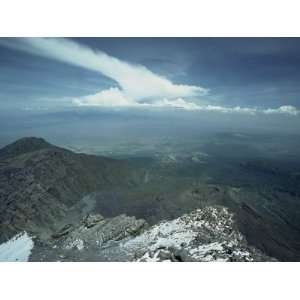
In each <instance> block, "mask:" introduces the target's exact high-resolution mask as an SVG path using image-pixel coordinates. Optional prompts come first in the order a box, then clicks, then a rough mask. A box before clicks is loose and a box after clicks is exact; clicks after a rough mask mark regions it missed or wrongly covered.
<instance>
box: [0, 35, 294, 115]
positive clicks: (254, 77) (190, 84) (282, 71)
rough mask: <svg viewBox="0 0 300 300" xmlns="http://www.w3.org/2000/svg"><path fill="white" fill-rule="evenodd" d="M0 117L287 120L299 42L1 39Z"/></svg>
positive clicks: (224, 39) (291, 102)
mask: <svg viewBox="0 0 300 300" xmlns="http://www.w3.org/2000/svg"><path fill="white" fill-rule="evenodd" d="M0 70H1V72H0V105H1V106H0V107H1V108H2V110H6V111H14V110H30V111H38V110H48V111H49V110H50V111H51V110H55V111H60V110H62V111H63V110H64V109H66V108H68V109H70V108H76V109H78V108H82V109H84V108H105V109H111V110H115V109H119V108H126V109H132V110H136V109H140V110H152V111H155V110H163V111H165V112H168V111H169V110H174V109H176V110H179V111H185V112H186V111H201V112H213V113H215V114H224V113H225V114H227V113H229V114H248V115H257V114H262V115H274V116H275V117H276V116H277V115H288V116H290V117H297V115H298V114H299V109H300V85H299V80H300V39H298V38H72V39H71V38H0Z"/></svg>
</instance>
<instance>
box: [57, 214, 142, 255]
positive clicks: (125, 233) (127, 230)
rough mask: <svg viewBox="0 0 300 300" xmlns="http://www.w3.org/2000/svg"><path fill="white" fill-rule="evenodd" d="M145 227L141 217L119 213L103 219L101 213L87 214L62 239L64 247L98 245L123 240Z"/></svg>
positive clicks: (80, 247)
mask: <svg viewBox="0 0 300 300" xmlns="http://www.w3.org/2000/svg"><path fill="white" fill-rule="evenodd" d="M146 227H147V223H146V221H145V220H143V219H139V220H137V219H136V218H135V217H129V216H126V215H120V216H117V217H115V218H108V219H104V218H103V217H102V216H101V215H89V216H88V217H86V218H85V219H84V220H83V221H82V225H80V226H79V227H77V228H75V229H74V230H73V231H71V232H70V233H69V234H68V236H67V237H66V239H65V240H64V241H63V247H65V248H66V249H72V248H77V249H78V250H82V249H84V248H91V247H95V246H96V247H99V248H101V247H102V246H104V245H105V244H106V243H108V242H112V241H120V240H124V239H125V238H128V237H133V236H135V235H137V234H139V233H140V232H141V231H142V230H144V229H145V228H146Z"/></svg>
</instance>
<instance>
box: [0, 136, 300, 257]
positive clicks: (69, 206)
mask: <svg viewBox="0 0 300 300" xmlns="http://www.w3.org/2000/svg"><path fill="white" fill-rule="evenodd" d="M176 168H177V167H176V166H173V165H172V166H169V165H168V166H165V165H157V164H156V162H154V164H152V165H151V164H149V165H147V160H145V159H143V158H139V159H138V163H134V161H133V160H128V161H126V160H119V159H112V158H107V157H101V156H95V155H87V154H82V153H74V152H72V151H69V150H66V149H63V148H60V147H57V146H54V145H52V144H50V143H48V142H46V141H45V140H43V139H40V138H23V139H21V140H18V141H16V142H14V143H12V144H10V145H8V146H6V147H4V148H3V149H0V244H1V243H3V242H7V241H11V242H10V243H8V244H7V245H15V244H16V243H19V244H25V245H27V248H28V247H29V246H30V247H31V245H32V243H31V240H30V239H31V238H32V239H33V240H34V244H35V246H34V248H33V258H31V259H33V260H42V258H41V257H40V256H41V255H42V256H43V257H44V258H43V259H44V260H61V258H60V255H65V254H66V258H65V260H74V261H77V260H127V259H128V260H134V259H137V260H147V259H149V260H156V259H158V257H160V254H161V255H163V256H164V257H166V256H167V257H169V258H170V257H171V258H172V259H171V260H174V259H175V258H176V257H177V254H176V253H177V252H178V247H179V246H178V245H177V244H176V241H179V240H180V239H181V237H182V239H185V238H186V236H185V234H192V236H193V238H192V239H191V240H190V241H189V243H188V246H187V247H185V246H180V247H181V248H180V247H179V248H180V249H181V250H182V251H183V253H185V257H186V258H185V259H188V260H193V259H195V257H194V256H193V255H192V254H191V253H194V252H195V251H196V252H197V251H198V250H199V249H202V248H201V247H202V246H203V245H210V244H211V243H214V245H219V244H220V243H221V244H222V245H223V243H225V244H226V243H230V238H229V236H226V234H227V233H226V230H225V231H223V230H222V231H220V232H218V231H216V230H215V231H214V228H215V229H216V228H217V227H216V226H218V223H214V222H215V221H213V216H211V217H209V215H216V216H218V218H219V219H220V222H221V223H222V222H223V221H224V222H223V223H224V224H226V223H228V226H229V228H232V230H231V232H235V234H234V235H235V236H236V237H237V236H240V238H238V239H236V240H235V242H234V244H236V245H237V247H238V248H239V249H248V250H247V251H248V252H247V253H250V254H249V258H250V257H251V259H249V260H264V259H265V260H270V258H269V256H270V257H275V258H277V259H280V260H288V261H295V260H297V261H298V260H299V253H300V252H299V243H298V236H299V227H298V223H299V222H298V220H299V218H298V211H299V210H295V209H293V208H295V207H298V206H297V205H298V204H297V203H299V202H297V201H298V198H297V197H296V196H295V195H292V194H289V193H286V192H285V191H276V190H274V189H271V190H267V189H266V190H261V189H258V188H257V187H252V186H251V187H248V186H246V187H239V188H237V187H233V186H230V185H225V184H223V185H220V184H217V183H214V184H211V183H206V182H202V183H200V182H195V178H196V177H195V176H194V174H193V173H192V174H191V175H190V174H189V173H185V172H186V171H187V170H188V171H190V169H189V168H190V165H189V164H188V165H187V168H186V169H183V168H182V169H176ZM180 168H181V166H180ZM173 169H174V170H173ZM185 176H186V177H185ZM282 199H284V200H285V202H284V203H285V206H283V205H282ZM216 206H218V207H219V206H221V207H224V209H225V210H226V213H222V210H218V209H216V210H213V209H211V210H210V209H209V208H211V207H216ZM283 208H284V209H283ZM203 212H205V213H203ZM232 219H234V220H232ZM139 220H142V221H139ZM203 220H206V222H207V224H208V225H209V224H210V223H211V222H212V223H214V224H215V225H214V226H210V227H209V228H205V226H204V227H203V226H200V227H199V226H198V225H199V224H200V223H201V222H202V221H203ZM222 220H223V221H222ZM186 221H187V223H186ZM198 221H199V222H200V223H198ZM178 222H179V223H180V224H181V225H182V226H183V227H181V229H180V227H178V226H177V225H178ZM223 223H222V224H223ZM86 224H89V225H86ZM95 224H96V226H95ZM168 224H169V225H168ZM172 224H173V225H174V224H175V225H176V226H175V227H174V228H173V227H172V226H173V225H172ZM222 224H221V225H222ZM181 225H180V226H181ZM222 226H223V225H222ZM165 227H167V228H173V229H174V230H173V229H172V230H173V231H172V232H168V234H167V237H166V236H165V235H164V234H162V235H161V234H159V235H153V233H155V232H156V233H158V232H160V231H161V230H162V231H164V228H165ZM147 228H148V229H147ZM176 228H177V229H178V230H179V231H178V230H177V229H176ZM193 228H194V229H195V228H196V229H197V230H198V231H199V234H198V233H197V234H196V232H194V229H193ZM145 230H146V231H145ZM147 230H150V231H147ZM24 232H25V233H24ZM146 232H148V233H146ZM201 232H202V233H201ZM205 232H206V233H207V235H206V233H205ZM222 232H223V233H224V234H225V235H224V234H223V233H222ZM219 233H220V234H219ZM221 233H222V234H221ZM83 234H84V236H83ZM137 236H143V241H144V242H143V243H144V244H145V246H143V249H144V248H149V249H152V250H151V251H150V252H148V254H146V252H144V254H143V255H142V256H139V255H138V254H137V253H140V250H139V249H135V250H133V253H134V257H135V258H133V257H132V256H131V255H129V254H128V253H129V252H128V253H127V254H126V257H127V258H126V257H124V256H121V254H119V253H120V251H121V252H122V249H123V250H124V247H123V242H125V240H124V239H127V238H130V239H133V238H136V241H137V240H138V238H137ZM11 238H14V240H11ZM20 238H22V239H21V240H20ZM162 238H163V239H165V238H167V239H168V240H169V241H170V242H171V244H174V243H175V244H176V245H177V246H176V251H175V252H176V253H175V252H172V251H173V250H174V249H173V248H172V247H171V248H170V249H169V248H168V247H167V249H164V250H163V251H160V246H159V245H158V244H157V241H158V240H159V241H160V240H161V239H162ZM224 238H225V240H224ZM64 239H68V241H69V242H70V243H69V244H68V245H70V244H71V245H75V246H76V245H77V246H78V245H79V247H81V246H82V245H85V243H87V247H85V246H84V247H85V251H84V252H82V251H81V252H80V251H79V252H78V251H77V252H76V251H75V252H73V250H74V249H73V250H72V251H70V252H68V251H67V252H66V253H65V250H66V249H65V246H66V245H65V241H64ZM72 239H73V241H72ZM120 239H121V240H123V242H122V243H121V244H119V242H117V243H116V241H119V240H120ZM140 239H142V238H141V237H140ZM78 241H79V242H78ZM99 241H102V242H103V247H104V248H105V249H106V250H107V249H108V248H107V246H109V247H110V248H109V249H110V250H109V251H108V250H107V251H108V252H107V251H106V250H104V249H102V248H101V249H102V250H103V251H102V250H101V251H100V252H99V249H98V248H97V247H96V248H95V247H94V246H95V245H98V244H99V243H100V242H99ZM104 241H105V242H104ZM225 244H224V245H225ZM248 244H249V245H251V246H248ZM64 245H65V246H64ZM89 245H90V246H91V247H89ZM113 245H114V246H115V247H111V246H113ZM126 245H129V244H126ZM154 245H156V246H157V245H158V246H157V248H156V246H154ZM245 245H246V246H245ZM77 246H76V247H77ZM119 246H120V247H121V246H122V247H123V248H122V247H121V248H122V249H121V248H119ZM194 246H195V247H196V248H197V249H198V248H199V249H198V250H197V249H196V248H195V247H194ZM252 246H253V247H255V248H256V249H260V250H253V251H254V252H251V251H252V250H251V249H252V248H251V247H252ZM3 247H4V248H3ZM3 247H2V248H3V249H8V248H7V246H3ZM52 247H55V248H54V249H57V250H55V251H54V250H52ZM207 247H208V246H207ZM222 247H223V246H222ZM222 247H221V246H218V247H217V248H218V249H215V248H214V249H210V246H209V247H208V248H209V249H210V250H213V251H217V253H219V254H220V255H219V254H216V255H215V257H216V258H217V259H220V260H221V259H225V258H226V260H229V261H230V260H246V258H245V257H244V258H242V257H238V258H236V257H235V256H230V255H227V256H226V257H225V258H224V256H223V254H224V251H225V250H226V249H227V248H228V247H227V246H226V247H225V248H226V249H225V248H222ZM245 247H246V248H245ZM249 247H250V248H251V249H250V248H249ZM71 248H72V247H71ZM208 248H205V249H208ZM221 248H222V249H223V250H222V249H221ZM229 248H230V247H229ZM224 249H225V250H224ZM249 249H250V250H249ZM253 249H254V248H253ZM69 250H70V249H69ZM181 250H180V251H181ZM202 250H203V249H202ZM202 250H201V251H202ZM128 251H129V250H128ZM130 251H131V250H130ZM191 251H192V252H191ZM199 251H200V250H199ZM199 251H198V252H199ZM201 251H200V252H201ZM203 251H204V250H203ZM218 251H219V252H218ZM220 251H221V252H220ZM226 251H227V250H226ZM226 251H225V252H226ZM228 251H232V249H231V250H228ZM236 251H238V250H236ZM241 251H242V252H243V251H244V250H241ZM245 251H246V250H245ZM260 251H262V252H263V253H265V254H266V255H268V256H263V255H260V254H258V253H259V252H260ZM8 252H9V251H8ZM8 252H7V251H6V253H8ZM64 253H65V254H64ZM95 253H98V254H95ZM122 253H123V252H122ZM188 253H189V254H188ZM222 253H223V254H222ZM238 253H239V252H238ZM100 254H101V255H100ZM104 254H105V255H104ZM123 254H124V253H123ZM229 254H230V253H229ZM7 255H8V254H7ZM7 255H6V256H7ZM99 255H100V256H99ZM103 255H104V256H103ZM128 255H129V256H128ZM144 255H146V257H145V256H144ZM186 255H187V256H186ZM7 257H8V256H7ZM174 257H175V258H174ZM187 257H188V258H187ZM146 258H147V259H146ZM180 259H182V260H183V258H180ZM205 259H206V255H204V256H203V257H201V258H199V257H198V258H196V260H205ZM211 260H213V259H211Z"/></svg>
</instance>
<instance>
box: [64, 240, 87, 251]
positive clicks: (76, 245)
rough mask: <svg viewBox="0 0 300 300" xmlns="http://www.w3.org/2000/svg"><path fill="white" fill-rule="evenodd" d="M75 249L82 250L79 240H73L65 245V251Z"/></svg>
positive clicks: (81, 241) (82, 245) (81, 242)
mask: <svg viewBox="0 0 300 300" xmlns="http://www.w3.org/2000/svg"><path fill="white" fill-rule="evenodd" d="M73 248H77V249H78V250H83V249H84V242H83V240H81V239H75V240H73V241H71V242H70V243H69V244H67V245H66V249H73Z"/></svg>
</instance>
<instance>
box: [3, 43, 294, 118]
mask: <svg viewBox="0 0 300 300" xmlns="http://www.w3.org/2000/svg"><path fill="white" fill-rule="evenodd" d="M1 44H2V45H4V46H8V47H13V48H15V49H19V50H21V51H26V52H29V53H32V54H35V55H39V56H44V57H47V58H51V59H55V60H58V61H61V62H65V63H69V64H72V65H75V66H79V67H82V68H85V69H89V70H92V71H96V72H99V73H101V74H103V75H104V76H107V77H109V78H111V79H113V80H114V81H115V82H116V83H117V84H118V86H119V87H111V88H110V89H106V90H102V91H100V92H98V93H96V94H93V95H87V96H84V97H79V98H74V99H72V102H73V104H75V105H78V106H98V107H99V106H100V107H101V106H102V107H125V106H126V107H142V108H146V107H157V108H163V107H169V108H170V107H171V108H180V109H185V110H198V111H214V112H222V113H246V114H256V113H264V114H289V115H297V114H298V113H299V110H297V109H296V108H295V107H293V106H289V105H286V106H281V107H279V108H269V109H259V108H247V107H244V108H242V107H239V106H237V107H223V106H216V105H199V104H197V103H195V102H193V101H192V100H191V99H200V98H201V97H202V96H204V95H206V94H207V93H208V89H206V88H203V87H201V86H194V85H185V84H175V83H173V82H172V81H170V80H169V79H167V78H164V77H162V76H160V75H158V74H155V73H153V72H152V71H150V70H149V69H147V68H146V67H144V66H142V65H137V64H132V63H128V62H125V61H122V60H120V59H118V58H115V57H112V56H110V55H108V54H106V53H104V52H102V51H99V50H93V49H91V48H89V47H87V46H84V45H81V44H78V43H76V42H74V41H72V40H70V39H64V38H25V39H24V38H20V39H14V40H5V41H3V40H2V41H1ZM186 99H187V100H186ZM198 102H200V101H198Z"/></svg>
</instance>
